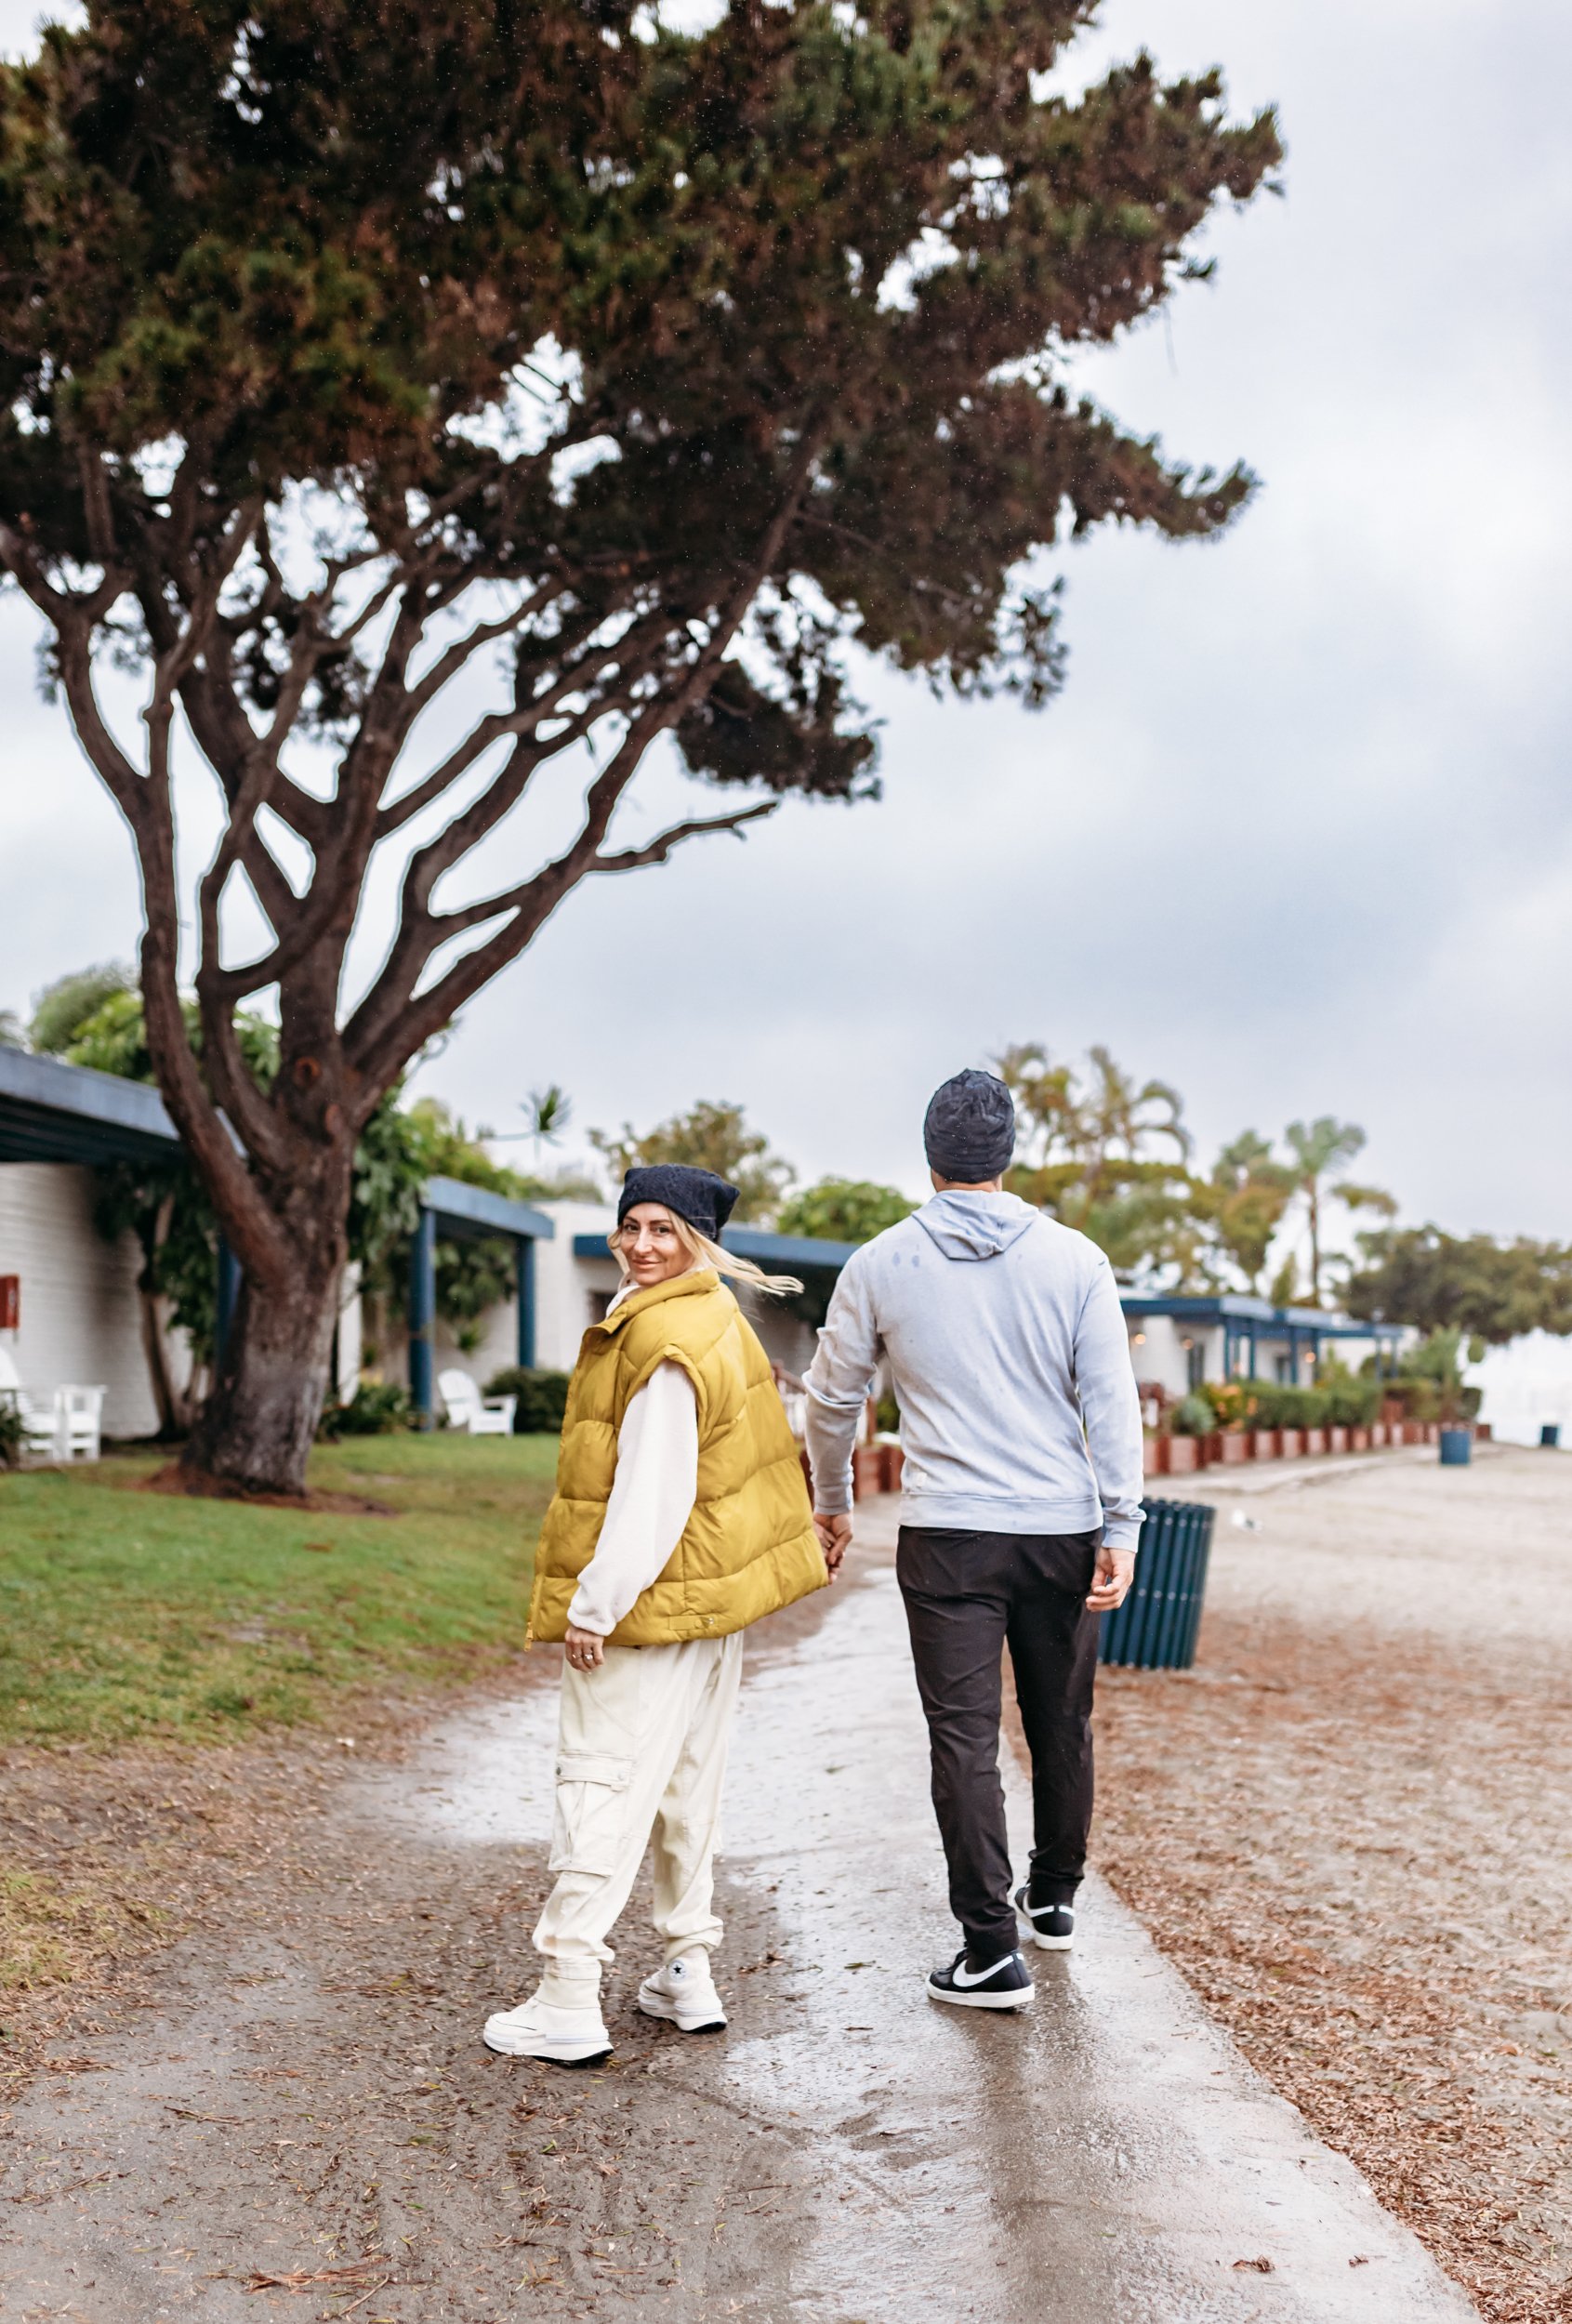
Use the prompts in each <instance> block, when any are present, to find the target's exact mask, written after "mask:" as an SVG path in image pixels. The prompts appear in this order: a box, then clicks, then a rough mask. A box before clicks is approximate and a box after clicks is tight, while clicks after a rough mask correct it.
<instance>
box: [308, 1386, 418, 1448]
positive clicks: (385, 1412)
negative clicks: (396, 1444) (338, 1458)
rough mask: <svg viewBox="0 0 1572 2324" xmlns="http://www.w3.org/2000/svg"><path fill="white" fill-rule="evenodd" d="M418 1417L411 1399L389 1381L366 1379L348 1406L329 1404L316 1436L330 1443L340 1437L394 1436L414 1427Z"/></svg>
mask: <svg viewBox="0 0 1572 2324" xmlns="http://www.w3.org/2000/svg"><path fill="white" fill-rule="evenodd" d="M414 1425H415V1416H414V1414H413V1412H412V1411H411V1409H410V1402H409V1397H408V1396H407V1394H406V1393H405V1392H404V1391H403V1389H402V1388H398V1387H395V1386H394V1384H393V1382H392V1381H391V1380H362V1382H361V1384H360V1386H359V1387H358V1388H357V1389H356V1390H355V1393H354V1394H353V1395H352V1396H351V1397H350V1401H349V1403H348V1404H330V1405H329V1406H328V1407H327V1409H326V1411H325V1412H324V1414H323V1416H322V1420H321V1423H320V1425H319V1426H318V1429H317V1434H318V1435H319V1436H320V1437H323V1438H324V1439H325V1441H326V1442H327V1443H328V1444H334V1443H336V1442H337V1439H338V1438H339V1437H340V1436H391V1435H392V1434H393V1433H394V1432H395V1430H398V1429H402V1428H412V1427H413V1426H414Z"/></svg>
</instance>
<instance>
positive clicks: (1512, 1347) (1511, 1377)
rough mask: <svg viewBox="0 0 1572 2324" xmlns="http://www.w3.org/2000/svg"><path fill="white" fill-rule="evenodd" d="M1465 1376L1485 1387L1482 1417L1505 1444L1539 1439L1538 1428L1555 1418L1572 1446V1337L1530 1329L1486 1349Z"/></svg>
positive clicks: (1532, 1442) (1563, 1437) (1565, 1441)
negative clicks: (1519, 1337)
mask: <svg viewBox="0 0 1572 2324" xmlns="http://www.w3.org/2000/svg"><path fill="white" fill-rule="evenodd" d="M1464 1378H1465V1379H1466V1380H1468V1382H1469V1384H1470V1385H1471V1386H1472V1387H1476V1388H1483V1389H1484V1391H1485V1400H1484V1402H1483V1404H1482V1405H1481V1406H1480V1407H1479V1417H1480V1419H1482V1420H1488V1421H1489V1423H1490V1430H1491V1433H1492V1434H1493V1435H1495V1436H1498V1437H1499V1438H1500V1440H1501V1442H1502V1443H1503V1444H1506V1445H1537V1444H1538V1443H1539V1431H1540V1429H1541V1428H1543V1427H1544V1425H1545V1423H1546V1422H1547V1421H1552V1422H1554V1423H1555V1424H1556V1425H1557V1426H1558V1427H1559V1428H1560V1430H1561V1441H1562V1445H1563V1446H1564V1447H1566V1448H1569V1449H1572V1340H1558V1339H1552V1336H1551V1334H1550V1333H1549V1332H1548V1331H1530V1332H1527V1333H1526V1334H1525V1336H1524V1337H1523V1338H1522V1339H1521V1340H1509V1341H1508V1342H1507V1344H1506V1346H1505V1347H1504V1348H1489V1349H1486V1353H1485V1357H1484V1361H1483V1362H1482V1363H1479V1364H1471V1365H1469V1367H1467V1370H1466V1372H1465V1374H1464Z"/></svg>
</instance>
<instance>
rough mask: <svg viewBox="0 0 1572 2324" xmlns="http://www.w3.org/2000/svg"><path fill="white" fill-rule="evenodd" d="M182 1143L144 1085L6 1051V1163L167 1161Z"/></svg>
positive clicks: (2, 1058)
mask: <svg viewBox="0 0 1572 2324" xmlns="http://www.w3.org/2000/svg"><path fill="white" fill-rule="evenodd" d="M178 1144H179V1136H178V1132H177V1130H176V1128H175V1125H174V1123H173V1122H172V1121H171V1120H170V1118H169V1116H168V1114H167V1112H166V1111H165V1104H164V1100H163V1099H162V1098H161V1097H160V1096H159V1094H158V1091H157V1090H156V1089H150V1088H149V1087H148V1085H147V1084H146V1082H142V1081H124V1080H122V1079H121V1077H120V1076H119V1075H118V1074H100V1073H94V1072H92V1071H91V1070H90V1069H89V1068H88V1067H87V1066H86V1065H65V1064H62V1063H60V1060H59V1058H58V1057H33V1056H31V1055H30V1054H29V1053H28V1052H27V1051H26V1050H15V1049H0V1161H7V1162H86V1163H93V1162H124V1161H135V1162H140V1161H150V1160H156V1161H164V1160H167V1159H168V1157H169V1150H170V1148H171V1147H172V1146H178Z"/></svg>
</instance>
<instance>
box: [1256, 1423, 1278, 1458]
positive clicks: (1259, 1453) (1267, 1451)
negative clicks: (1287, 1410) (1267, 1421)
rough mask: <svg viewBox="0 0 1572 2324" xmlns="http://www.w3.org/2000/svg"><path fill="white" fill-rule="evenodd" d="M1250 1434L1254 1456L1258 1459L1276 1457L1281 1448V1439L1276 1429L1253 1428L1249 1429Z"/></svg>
mask: <svg viewBox="0 0 1572 2324" xmlns="http://www.w3.org/2000/svg"><path fill="white" fill-rule="evenodd" d="M1251 1436H1252V1440H1253V1442H1254V1445H1255V1457H1256V1459H1258V1460H1275V1459H1276V1458H1277V1456H1278V1454H1279V1453H1280V1452H1281V1451H1282V1449H1283V1440H1282V1438H1281V1436H1280V1435H1279V1433H1278V1432H1277V1431H1276V1429H1275V1428H1258V1429H1254V1430H1252V1431H1251Z"/></svg>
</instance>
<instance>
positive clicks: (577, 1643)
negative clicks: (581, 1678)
mask: <svg viewBox="0 0 1572 2324" xmlns="http://www.w3.org/2000/svg"><path fill="white" fill-rule="evenodd" d="M565 1652H566V1654H567V1657H568V1661H569V1662H570V1664H571V1665H572V1667H573V1668H574V1669H575V1670H599V1669H600V1667H601V1663H602V1662H604V1660H605V1658H606V1642H605V1640H604V1639H603V1638H601V1636H600V1635H599V1634H598V1633H597V1632H596V1631H592V1630H578V1629H576V1628H575V1625H574V1624H573V1623H572V1622H570V1623H569V1624H568V1635H567V1640H566V1644H565Z"/></svg>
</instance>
